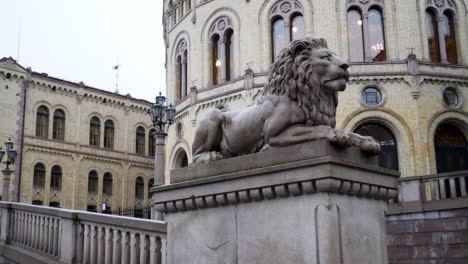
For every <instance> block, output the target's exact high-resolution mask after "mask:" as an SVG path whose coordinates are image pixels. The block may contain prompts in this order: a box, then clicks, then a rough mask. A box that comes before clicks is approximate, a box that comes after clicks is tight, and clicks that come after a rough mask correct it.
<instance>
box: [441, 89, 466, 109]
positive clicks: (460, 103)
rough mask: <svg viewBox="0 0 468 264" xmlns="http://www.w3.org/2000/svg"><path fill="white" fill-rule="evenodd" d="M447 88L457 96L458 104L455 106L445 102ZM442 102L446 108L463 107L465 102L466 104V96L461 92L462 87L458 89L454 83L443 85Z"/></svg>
mask: <svg viewBox="0 0 468 264" xmlns="http://www.w3.org/2000/svg"><path fill="white" fill-rule="evenodd" d="M447 90H450V91H452V92H454V93H455V94H456V96H457V100H458V102H457V105H455V106H451V105H448V104H447V103H446V102H445V99H444V94H445V91H447ZM440 98H441V103H442V105H443V106H444V108H447V109H451V110H458V109H461V108H462V107H463V104H464V101H465V100H464V97H463V93H461V92H460V89H458V88H457V87H455V86H453V85H446V86H444V87H442V89H441V97H440Z"/></svg>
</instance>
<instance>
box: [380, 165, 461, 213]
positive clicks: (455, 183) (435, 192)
mask: <svg viewBox="0 0 468 264" xmlns="http://www.w3.org/2000/svg"><path fill="white" fill-rule="evenodd" d="M467 193H468V171H458V172H450V173H441V174H436V175H428V176H415V177H405V178H401V179H400V180H399V201H398V203H396V204H394V206H393V207H391V208H390V210H389V213H390V214H401V213H413V212H422V211H437V210H447V209H457V208H464V207H466V205H467V204H468V194H467Z"/></svg>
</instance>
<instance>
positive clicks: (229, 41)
mask: <svg viewBox="0 0 468 264" xmlns="http://www.w3.org/2000/svg"><path fill="white" fill-rule="evenodd" d="M233 35H234V31H232V30H229V31H228V32H227V33H226V81H229V80H231V72H232V69H233V67H232V66H233V65H232V63H233V60H232V56H233V52H234V43H233Z"/></svg>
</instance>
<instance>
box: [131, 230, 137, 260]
mask: <svg viewBox="0 0 468 264" xmlns="http://www.w3.org/2000/svg"><path fill="white" fill-rule="evenodd" d="M135 235H136V234H135V233H133V232H131V233H130V264H136V263H137V259H136V253H137V248H136V237H135Z"/></svg>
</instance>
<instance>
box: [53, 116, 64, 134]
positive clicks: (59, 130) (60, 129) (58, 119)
mask: <svg viewBox="0 0 468 264" xmlns="http://www.w3.org/2000/svg"><path fill="white" fill-rule="evenodd" d="M52 138H53V139H57V140H64V139H65V113H64V112H63V111H62V110H56V111H55V113H54V126H53V131H52Z"/></svg>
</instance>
